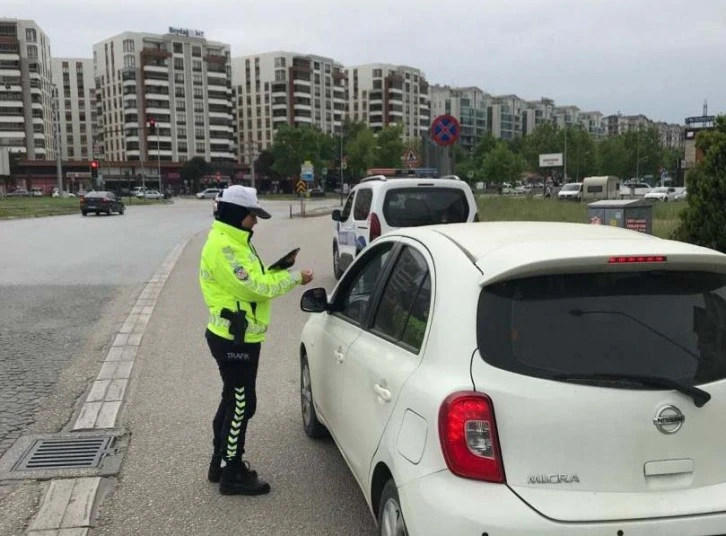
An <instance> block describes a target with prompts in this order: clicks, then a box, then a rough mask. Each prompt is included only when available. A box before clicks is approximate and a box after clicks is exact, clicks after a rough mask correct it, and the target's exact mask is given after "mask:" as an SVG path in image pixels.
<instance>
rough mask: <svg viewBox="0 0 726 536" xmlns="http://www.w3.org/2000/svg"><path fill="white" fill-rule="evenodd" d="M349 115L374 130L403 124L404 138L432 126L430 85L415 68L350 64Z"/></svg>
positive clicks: (382, 64)
mask: <svg viewBox="0 0 726 536" xmlns="http://www.w3.org/2000/svg"><path fill="white" fill-rule="evenodd" d="M347 82H348V116H349V117H350V118H351V119H352V120H353V121H363V122H364V123H366V124H367V125H368V126H369V127H370V128H371V129H372V130H374V131H379V130H381V129H382V128H384V127H387V126H389V125H402V126H403V137H404V139H411V138H418V137H420V136H422V135H425V134H426V133H427V132H428V130H429V128H430V127H431V120H432V117H431V100H430V95H429V84H428V82H427V81H426V77H425V75H424V73H423V72H422V71H421V70H419V69H415V68H413V67H407V66H404V65H389V64H385V63H374V64H368V65H358V66H354V67H348V69H347Z"/></svg>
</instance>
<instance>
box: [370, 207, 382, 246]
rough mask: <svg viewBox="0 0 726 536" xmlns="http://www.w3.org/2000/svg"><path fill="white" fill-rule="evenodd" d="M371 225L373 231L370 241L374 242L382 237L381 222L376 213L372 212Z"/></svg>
mask: <svg viewBox="0 0 726 536" xmlns="http://www.w3.org/2000/svg"><path fill="white" fill-rule="evenodd" d="M369 220H370V223H369V226H370V230H371V239H370V241H371V242H373V241H374V240H375V239H376V238H378V237H379V236H381V220H379V219H378V216H377V215H376V213H375V212H371V215H370V217H369Z"/></svg>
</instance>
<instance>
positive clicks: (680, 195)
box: [676, 188, 688, 201]
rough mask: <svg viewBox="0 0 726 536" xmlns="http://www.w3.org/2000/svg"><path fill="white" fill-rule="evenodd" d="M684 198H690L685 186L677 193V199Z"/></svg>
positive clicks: (681, 199)
mask: <svg viewBox="0 0 726 536" xmlns="http://www.w3.org/2000/svg"><path fill="white" fill-rule="evenodd" d="M684 199H688V190H686V189H685V188H683V190H681V191H680V192H678V193H677V194H676V201H683V200H684Z"/></svg>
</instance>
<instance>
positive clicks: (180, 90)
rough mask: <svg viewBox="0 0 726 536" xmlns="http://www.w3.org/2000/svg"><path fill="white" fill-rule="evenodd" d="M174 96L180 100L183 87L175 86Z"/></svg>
mask: <svg viewBox="0 0 726 536" xmlns="http://www.w3.org/2000/svg"><path fill="white" fill-rule="evenodd" d="M174 95H176V96H177V97H180V98H184V86H177V87H175V88H174Z"/></svg>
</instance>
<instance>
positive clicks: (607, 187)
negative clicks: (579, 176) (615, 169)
mask: <svg viewBox="0 0 726 536" xmlns="http://www.w3.org/2000/svg"><path fill="white" fill-rule="evenodd" d="M618 197H620V179H618V178H617V177H615V176H613V175H603V176H599V177H585V178H584V179H583V180H582V198H583V199H589V200H595V199H618Z"/></svg>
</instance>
